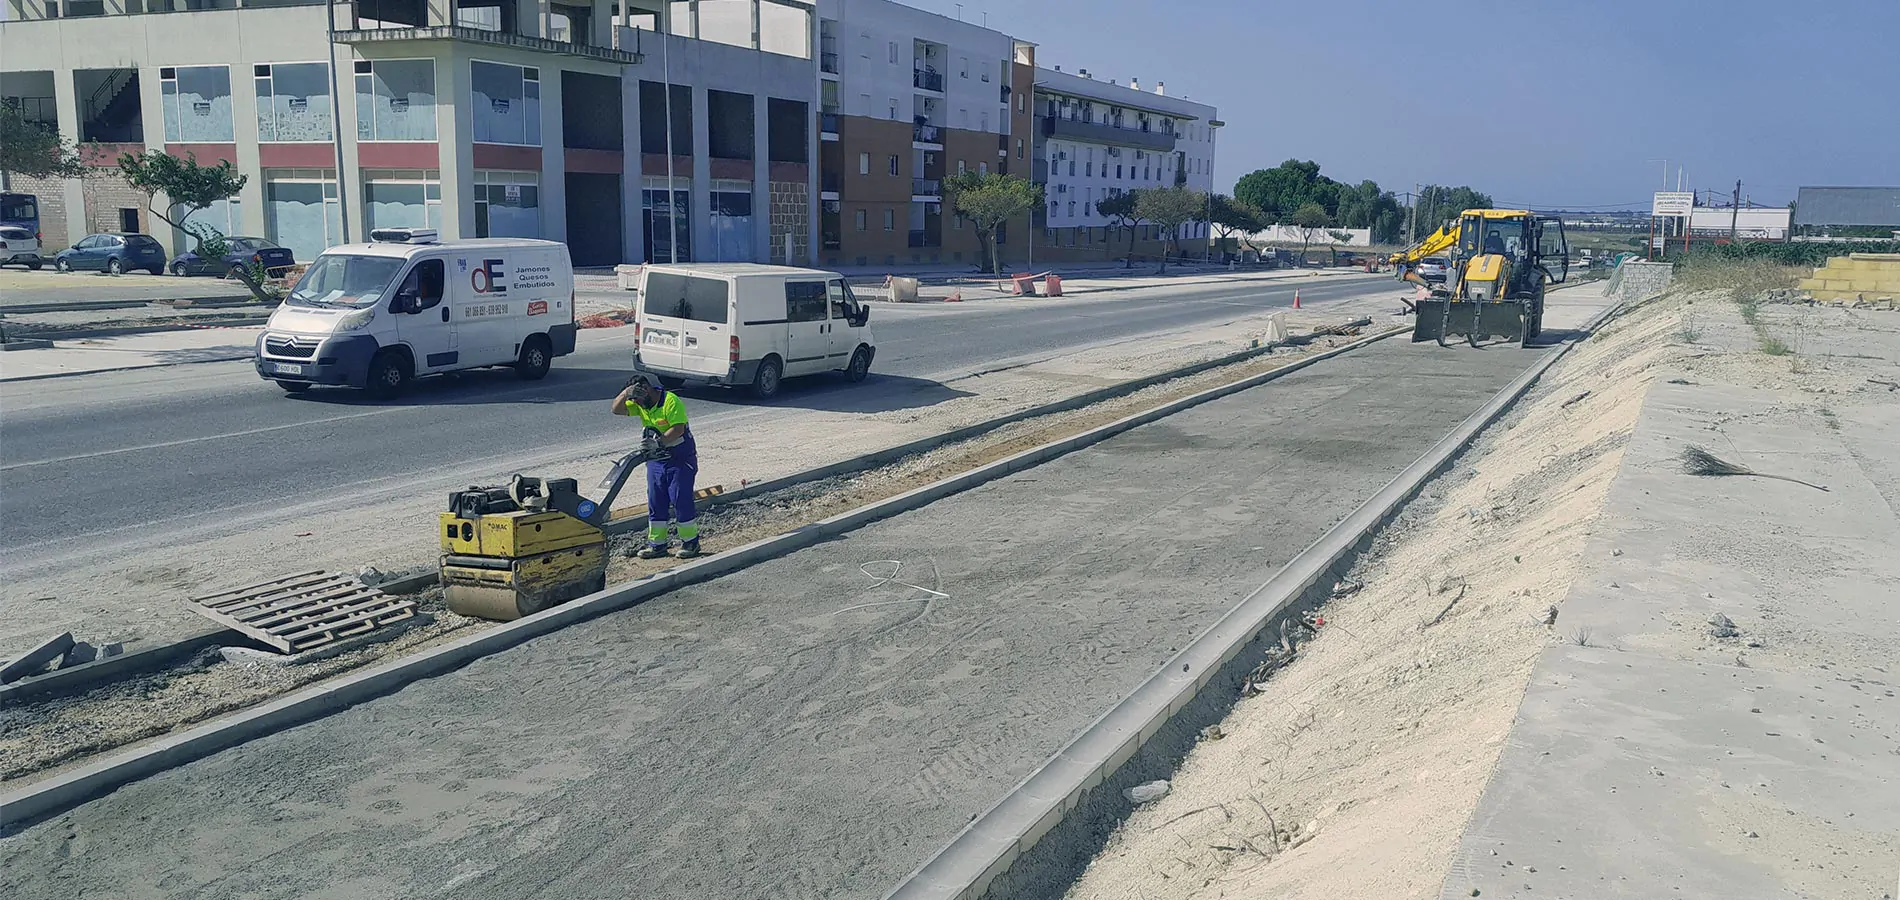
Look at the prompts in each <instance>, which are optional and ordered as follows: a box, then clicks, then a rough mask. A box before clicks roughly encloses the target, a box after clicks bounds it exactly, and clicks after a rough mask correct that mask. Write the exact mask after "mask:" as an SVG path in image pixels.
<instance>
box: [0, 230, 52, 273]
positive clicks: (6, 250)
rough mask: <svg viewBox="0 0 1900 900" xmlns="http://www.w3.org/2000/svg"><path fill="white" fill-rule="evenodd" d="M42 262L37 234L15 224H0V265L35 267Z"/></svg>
mask: <svg viewBox="0 0 1900 900" xmlns="http://www.w3.org/2000/svg"><path fill="white" fill-rule="evenodd" d="M42 262H44V260H42V259H41V258H40V238H39V235H36V234H34V233H33V232H31V231H28V230H26V229H24V228H21V227H18V226H16V225H0V266H25V267H27V268H29V269H37V268H39V267H40V265H41V263H42Z"/></svg>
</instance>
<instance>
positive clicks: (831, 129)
mask: <svg viewBox="0 0 1900 900" xmlns="http://www.w3.org/2000/svg"><path fill="white" fill-rule="evenodd" d="M818 133H819V134H834V135H835V134H837V133H838V114H837V113H835V112H828V113H819V114H818Z"/></svg>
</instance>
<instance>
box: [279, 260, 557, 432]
mask: <svg viewBox="0 0 1900 900" xmlns="http://www.w3.org/2000/svg"><path fill="white" fill-rule="evenodd" d="M371 238H372V241H371V243H368V244H352V245H348V246H342V247H332V248H330V249H328V250H325V251H324V252H323V253H322V254H321V255H319V256H318V257H317V258H316V259H314V260H312V261H311V262H310V265H309V267H308V268H307V269H306V270H305V271H304V274H303V277H302V278H300V279H298V281H297V285H296V287H294V288H292V289H291V291H290V294H289V296H287V297H285V298H284V303H283V305H282V306H279V307H278V308H277V311H276V312H273V313H272V314H271V317H270V322H269V323H268V324H267V325H266V326H265V328H264V333H263V334H261V335H259V336H258V339H257V350H256V353H255V362H256V365H257V374H258V376H259V377H261V378H265V379H268V380H270V381H275V382H277V384H278V385H279V386H281V387H282V388H283V389H284V390H286V391H288V392H290V393H293V394H297V393H302V392H304V391H307V390H309V389H310V388H311V387H313V386H315V385H324V384H328V385H346V386H349V387H357V388H364V389H366V390H368V391H370V392H371V393H374V394H379V395H384V396H389V395H394V394H396V393H399V392H401V391H402V389H403V388H405V387H407V386H408V384H409V382H410V381H411V380H412V379H414V378H415V377H416V376H418V375H426V374H432V373H437V372H453V371H457V370H461V369H472V368H478V367H482V366H512V367H513V368H514V369H515V371H516V372H518V373H520V375H521V377H523V378H527V379H531V380H532V379H538V378H542V377H544V376H546V375H547V373H548V368H549V366H551V365H552V364H553V362H554V359H555V357H558V356H565V355H567V354H569V353H573V352H574V337H575V328H576V323H575V316H574V266H573V264H572V263H571V262H570V261H569V258H568V253H567V245H566V244H559V243H555V242H553V241H534V240H517V239H500V238H494V239H484V240H463V241H440V242H438V241H437V240H436V235H435V232H434V231H427V230H421V229H417V230H408V229H392V230H380V231H375V232H372V233H371Z"/></svg>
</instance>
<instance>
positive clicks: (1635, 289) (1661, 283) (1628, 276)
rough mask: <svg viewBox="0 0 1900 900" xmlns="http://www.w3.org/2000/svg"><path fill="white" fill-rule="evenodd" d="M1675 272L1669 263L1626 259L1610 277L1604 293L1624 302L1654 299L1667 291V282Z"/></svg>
mask: <svg viewBox="0 0 1900 900" xmlns="http://www.w3.org/2000/svg"><path fill="white" fill-rule="evenodd" d="M1675 272H1676V267H1675V266H1674V265H1672V264H1670V263H1666V262H1647V261H1645V260H1640V259H1626V260H1624V261H1623V264H1622V265H1620V266H1617V267H1616V274H1615V275H1613V276H1611V278H1610V282H1611V283H1610V287H1609V290H1608V291H1606V293H1609V294H1614V295H1615V296H1618V297H1621V298H1623V299H1624V300H1643V299H1647V298H1649V297H1654V296H1656V295H1657V294H1660V293H1662V292H1663V291H1666V290H1669V282H1670V280H1671V279H1672V278H1674V277H1675Z"/></svg>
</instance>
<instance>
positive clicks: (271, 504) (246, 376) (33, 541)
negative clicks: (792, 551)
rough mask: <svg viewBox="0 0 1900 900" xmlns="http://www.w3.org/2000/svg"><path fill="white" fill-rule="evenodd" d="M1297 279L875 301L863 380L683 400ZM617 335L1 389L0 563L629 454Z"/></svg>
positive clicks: (910, 382)
mask: <svg viewBox="0 0 1900 900" xmlns="http://www.w3.org/2000/svg"><path fill="white" fill-rule="evenodd" d="M1390 287H1391V282H1390V281H1389V280H1388V279H1385V278H1382V277H1379V276H1367V277H1356V276H1333V277H1328V278H1325V279H1299V280H1298V281H1297V289H1298V290H1300V291H1301V293H1302V297H1303V300H1304V301H1305V302H1307V303H1324V302H1326V301H1328V300H1335V299H1343V298H1346V297H1350V296H1357V295H1363V294H1365V293H1368V292H1375V291H1381V290H1385V289H1388V288H1390ZM1295 289H1296V283H1295V282H1293V281H1288V282H1284V283H1282V282H1272V281H1266V282H1260V281H1256V282H1250V283H1246V284H1242V285H1234V286H1222V285H1215V286H1206V287H1180V288H1156V289H1140V290H1129V291H1125V292H1116V293H1112V294H1108V295H1104V296H1103V297H1101V298H1077V299H1075V300H1073V301H1063V302H1059V303H1050V304H1035V305H1031V304H1013V303H1002V302H989V303H969V304H963V305H961V306H946V305H943V304H932V305H928V306H891V305H879V306H877V307H875V308H874V312H873V313H872V325H873V327H874V329H875V331H876V336H877V341H878V357H877V364H876V366H875V367H874V370H873V373H872V378H871V379H870V380H869V381H867V382H865V383H864V384H861V385H847V384H844V383H842V382H841V381H839V380H837V379H835V378H824V379H807V380H805V381H804V382H802V383H801V382H798V381H793V382H788V386H787V390H786V392H785V393H784V394H783V395H782V396H781V398H780V399H778V400H776V401H774V402H773V403H772V404H770V405H759V404H756V403H753V402H752V401H749V400H748V399H746V398H745V397H744V396H743V395H741V394H737V393H732V392H725V391H718V390H705V391H697V392H695V391H691V390H689V391H688V392H687V395H688V397H689V398H690V399H691V400H692V402H693V414H694V421H695V423H696V424H699V425H701V426H702V430H708V431H710V430H713V429H716V428H717V427H718V426H719V424H720V423H721V422H736V421H740V420H744V419H749V418H753V417H762V416H771V415H773V414H775V411H776V410H777V409H779V408H792V409H796V408H806V409H824V410H842V411H878V410H884V409H896V408H905V407H908V406H913V405H924V404H926V403H929V402H935V401H936V400H938V399H941V398H942V396H943V392H944V390H945V389H944V388H942V386H941V385H940V382H941V381H942V380H945V379H948V378H954V377H958V376H963V375H968V374H971V373H972V372H977V371H983V370H986V369H993V368H997V367H999V366H1006V365H1011V364H1017V363H1022V362H1027V361H1032V360H1035V359H1040V358H1043V357H1047V356H1053V355H1057V354H1060V353H1065V352H1071V351H1073V350H1076V349H1078V348H1081V347H1086V346H1090V345H1094V344H1101V343H1108V342H1114V341H1121V340H1127V339H1129V338H1136V337H1139V336H1140V335H1142V334H1146V333H1156V334H1161V333H1168V332H1177V331H1181V330H1185V329H1189V328H1193V327H1196V326H1203V325H1210V324H1214V323H1218V322H1222V321H1227V320H1230V319H1234V318H1238V317H1241V316H1245V315H1250V314H1253V313H1256V312H1258V311H1260V310H1263V309H1270V308H1274V307H1285V306H1287V305H1288V304H1290V302H1291V300H1292V297H1293V292H1294V290H1295ZM630 335H631V331H630V330H626V329H614V330H609V331H600V332H583V341H582V343H581V345H580V348H579V349H578V351H577V352H576V353H575V354H574V355H572V356H568V357H563V358H562V359H560V360H557V361H556V364H555V367H554V371H553V373H552V374H551V375H550V376H549V377H548V378H547V379H546V380H544V381H541V382H536V383H529V382H521V381H519V380H517V379H516V377H515V376H514V374H513V373H512V372H508V371H505V370H489V371H478V372H472V373H466V374H462V375H457V376H450V377H445V378H433V379H425V380H423V381H422V382H419V383H418V384H417V385H416V389H415V390H414V391H412V393H411V394H409V395H408V396H406V397H404V398H402V399H400V400H396V401H390V402H376V401H370V400H367V399H365V398H364V397H363V396H362V395H360V394H358V393H356V392H353V391H347V390H325V389H319V390H316V391H313V392H311V393H309V394H305V395H303V396H299V397H290V396H286V395H285V394H283V392H282V391H280V390H278V389H277V388H276V387H275V386H273V385H271V384H269V383H267V382H264V381H262V380H260V379H258V377H257V375H256V373H255V371H254V370H253V369H252V367H251V364H250V363H249V362H248V361H246V362H230V363H204V364H197V365H190V366H180V367H175V368H170V369H161V370H144V371H135V372H122V373H101V374H98V375H88V376H78V377H73V378H62V379H54V380H48V381H39V382H29V383H22V384H15V385H7V386H5V387H4V388H0V391H3V392H4V403H3V404H0V406H3V407H4V410H5V411H4V414H0V485H3V486H4V490H0V549H3V551H4V553H3V555H4V557H5V568H6V569H7V571H8V572H10V573H12V574H13V575H16V576H19V575H29V574H32V573H34V572H35V571H41V570H45V569H46V568H47V567H51V566H66V565H72V564H75V563H81V562H86V561H88V560H100V559H108V558H110V557H111V556H112V555H113V554H116V553H119V552H121V551H123V550H126V549H129V548H133V547H141V548H146V549H150V548H151V547H152V546H153V545H154V542H155V541H158V540H161V538H160V537H159V536H157V535H156V534H155V532H156V531H158V530H159V529H158V526H161V525H162V526H163V529H162V531H163V536H162V540H163V541H166V542H171V543H175V544H188V543H190V542H191V541H193V540H195V539H197V538H199V537H202V536H204V535H206V534H209V533H210V532H211V531H212V530H214V529H218V528H229V527H230V526H231V524H232V523H233V522H245V523H250V524H251V525H253V526H255V527H269V526H270V525H271V524H272V523H273V522H280V521H284V520H286V519H287V518H288V516H287V512H288V511H289V510H291V509H306V510H307V509H311V508H322V507H324V506H326V505H330V504H344V503H348V502H351V498H352V496H353V495H355V494H358V493H359V492H362V491H365V490H367V489H369V488H370V487H372V486H383V487H386V486H388V485H391V484H401V483H404V482H415V483H420V482H426V481H431V480H439V479H441V478H443V477H446V476H445V475H444V473H454V472H459V471H462V470H464V469H471V468H480V467H481V466H480V465H479V464H483V463H492V462H493V461H494V460H495V459H496V458H497V457H498V456H501V455H505V454H508V453H511V452H520V451H522V450H524V449H525V448H541V447H547V446H549V445H557V446H558V447H559V448H562V449H566V450H575V449H583V450H584V449H586V448H587V447H589V446H598V447H599V448H600V449H601V450H602V451H603V452H605V451H607V450H610V449H612V448H613V447H614V446H617V445H618V444H619V443H622V442H624V441H625V440H626V431H625V428H624V427H623V423H620V422H617V421H615V420H613V419H612V418H611V417H608V416H603V415H597V414H595V412H596V411H595V410H594V409H591V408H588V409H585V410H584V411H583V410H581V409H580V408H579V406H580V405H584V404H595V403H603V402H604V401H606V400H608V399H610V398H611V397H612V396H613V395H614V394H615V393H617V392H618V391H619V389H620V388H621V386H622V385H623V384H624V383H625V381H626V377H627V374H628V371H629V369H630V358H629V355H628V352H629V349H630V348H629V346H628V342H629V340H630Z"/></svg>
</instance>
